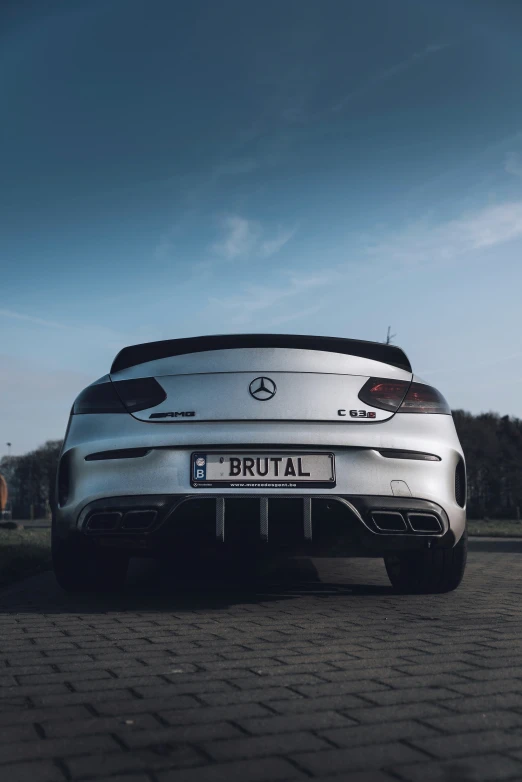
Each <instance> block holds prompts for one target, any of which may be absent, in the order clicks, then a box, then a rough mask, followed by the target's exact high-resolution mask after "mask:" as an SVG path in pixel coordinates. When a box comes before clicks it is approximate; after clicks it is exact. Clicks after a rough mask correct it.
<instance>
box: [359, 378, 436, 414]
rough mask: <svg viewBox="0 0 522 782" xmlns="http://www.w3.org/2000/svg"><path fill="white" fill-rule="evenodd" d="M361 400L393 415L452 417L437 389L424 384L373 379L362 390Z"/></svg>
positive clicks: (360, 393)
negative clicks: (414, 414)
mask: <svg viewBox="0 0 522 782" xmlns="http://www.w3.org/2000/svg"><path fill="white" fill-rule="evenodd" d="M359 399H360V400H361V402H365V403H366V404H367V405H371V407H378V408H380V409H381V410H389V411H391V412H392V413H396V412H399V413H442V414H444V415H451V410H450V408H449V405H448V403H447V402H446V400H445V399H444V397H443V396H442V394H441V393H440V391H437V389H436V388H433V386H426V385H424V383H409V382H408V381H406V380H389V379H387V378H381V377H371V378H370V379H369V380H368V381H367V382H366V383H365V384H364V386H363V387H362V388H361V390H360V392H359Z"/></svg>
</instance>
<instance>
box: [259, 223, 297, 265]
mask: <svg viewBox="0 0 522 782" xmlns="http://www.w3.org/2000/svg"><path fill="white" fill-rule="evenodd" d="M296 230H297V228H289V229H284V228H280V229H279V230H278V232H277V234H276V235H275V236H273V237H270V238H267V239H264V240H263V241H262V242H261V247H260V249H259V254H260V255H261V256H262V257H263V258H269V257H270V256H271V255H275V254H276V253H278V252H279V251H280V250H282V249H283V247H284V246H285V244H287V243H288V242H289V241H290V239H291V238H292V237H293V236H294V234H295V232H296Z"/></svg>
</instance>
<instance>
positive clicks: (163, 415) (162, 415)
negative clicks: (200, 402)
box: [149, 410, 196, 419]
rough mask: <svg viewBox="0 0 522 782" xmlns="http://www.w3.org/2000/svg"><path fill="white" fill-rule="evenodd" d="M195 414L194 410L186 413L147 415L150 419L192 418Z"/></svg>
mask: <svg viewBox="0 0 522 782" xmlns="http://www.w3.org/2000/svg"><path fill="white" fill-rule="evenodd" d="M195 415H196V413H195V412H194V410H189V411H188V412H187V411H185V412H180V413H151V414H150V415H149V419H150V418H194V416H195Z"/></svg>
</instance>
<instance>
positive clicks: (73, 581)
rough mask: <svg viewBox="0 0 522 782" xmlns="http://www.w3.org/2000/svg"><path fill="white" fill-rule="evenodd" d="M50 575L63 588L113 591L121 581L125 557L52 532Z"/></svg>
mask: <svg viewBox="0 0 522 782" xmlns="http://www.w3.org/2000/svg"><path fill="white" fill-rule="evenodd" d="M52 556H53V568H54V575H55V576H56V580H57V581H58V584H59V585H60V586H61V588H62V589H64V590H65V591H66V592H114V591H115V590H117V589H121V587H122V586H123V585H124V583H125V578H126V576H127V568H128V565H129V557H128V556H127V555H126V554H122V553H121V552H115V551H103V550H99V549H96V548H94V547H90V546H86V545H85V544H84V545H82V544H81V542H78V541H76V540H74V539H73V540H66V539H65V540H62V539H61V538H57V537H56V536H53V538H52Z"/></svg>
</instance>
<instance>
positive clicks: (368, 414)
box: [337, 410, 377, 418]
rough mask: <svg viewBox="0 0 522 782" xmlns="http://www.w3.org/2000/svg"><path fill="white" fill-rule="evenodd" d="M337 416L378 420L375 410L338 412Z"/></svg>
mask: <svg viewBox="0 0 522 782" xmlns="http://www.w3.org/2000/svg"><path fill="white" fill-rule="evenodd" d="M337 415H340V416H343V417H344V416H347V415H349V416H350V418H376V417H377V414H376V413H375V412H374V411H373V410H338V411H337Z"/></svg>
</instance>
